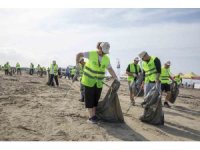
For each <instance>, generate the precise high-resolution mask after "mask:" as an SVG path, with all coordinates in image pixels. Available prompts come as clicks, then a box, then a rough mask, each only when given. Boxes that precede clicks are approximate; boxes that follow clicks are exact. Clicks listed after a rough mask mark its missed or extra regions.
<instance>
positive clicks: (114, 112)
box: [96, 80, 124, 123]
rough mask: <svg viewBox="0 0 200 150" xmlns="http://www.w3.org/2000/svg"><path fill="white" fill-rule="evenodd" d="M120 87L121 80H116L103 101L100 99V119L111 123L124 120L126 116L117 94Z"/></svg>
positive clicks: (98, 112) (97, 110)
mask: <svg viewBox="0 0 200 150" xmlns="http://www.w3.org/2000/svg"><path fill="white" fill-rule="evenodd" d="M119 87H120V83H119V81H117V80H114V81H113V83H112V85H111V88H109V90H108V92H107V94H106V96H105V97H104V99H103V101H100V102H99V104H98V106H97V109H96V115H97V117H98V119H100V120H102V121H106V122H111V123H123V122H124V116H123V113H122V110H121V106H120V102H119V98H118V94H117V91H118V89H119Z"/></svg>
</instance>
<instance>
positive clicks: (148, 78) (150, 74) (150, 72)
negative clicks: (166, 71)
mask: <svg viewBox="0 0 200 150" xmlns="http://www.w3.org/2000/svg"><path fill="white" fill-rule="evenodd" d="M155 58H156V57H154V56H151V59H150V60H149V62H148V63H147V62H146V61H143V62H142V67H143V70H144V71H145V83H149V82H154V81H155V80H156V73H157V70H156V65H155V63H154V60H155Z"/></svg>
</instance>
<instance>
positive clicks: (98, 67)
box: [76, 42, 117, 123]
mask: <svg viewBox="0 0 200 150" xmlns="http://www.w3.org/2000/svg"><path fill="white" fill-rule="evenodd" d="M97 49H98V50H93V51H89V52H82V53H78V54H77V56H76V64H77V65H76V66H77V72H78V71H79V70H80V65H79V60H80V58H81V57H84V58H87V59H88V62H87V63H86V64H85V66H84V73H83V76H82V79H81V83H82V84H83V85H84V87H85V106H86V108H87V109H88V113H89V119H88V120H87V122H88V123H97V122H98V118H97V117H96V107H97V105H98V101H99V98H100V96H101V91H102V87H103V79H104V78H105V72H106V69H108V71H109V73H110V74H111V75H112V77H113V78H114V79H117V76H116V74H115V72H114V70H113V69H112V66H111V64H110V58H109V56H108V55H107V54H109V49H110V44H109V43H108V42H99V43H98V44H97Z"/></svg>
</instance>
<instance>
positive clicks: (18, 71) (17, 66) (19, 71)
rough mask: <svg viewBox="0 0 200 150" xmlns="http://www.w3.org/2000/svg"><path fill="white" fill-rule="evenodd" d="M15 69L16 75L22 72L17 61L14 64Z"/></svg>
mask: <svg viewBox="0 0 200 150" xmlns="http://www.w3.org/2000/svg"><path fill="white" fill-rule="evenodd" d="M16 70H17V75H18V74H20V75H21V74H22V73H21V67H20V64H19V63H18V62H17V64H16Z"/></svg>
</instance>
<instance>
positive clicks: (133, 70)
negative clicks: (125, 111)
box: [126, 57, 141, 105]
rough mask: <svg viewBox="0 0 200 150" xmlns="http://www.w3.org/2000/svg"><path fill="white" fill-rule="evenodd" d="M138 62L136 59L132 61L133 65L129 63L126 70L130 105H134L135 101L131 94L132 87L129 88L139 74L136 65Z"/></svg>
mask: <svg viewBox="0 0 200 150" xmlns="http://www.w3.org/2000/svg"><path fill="white" fill-rule="evenodd" d="M138 62H139V58H138V57H136V58H135V59H134V62H133V63H130V64H129V65H128V67H127V69H126V74H127V75H128V78H127V80H128V86H129V91H130V100H131V104H132V105H135V100H134V96H135V95H134V92H133V87H132V86H131V85H132V84H133V83H134V82H135V81H136V80H137V77H138V75H139V73H141V69H140V66H139V65H138Z"/></svg>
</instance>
